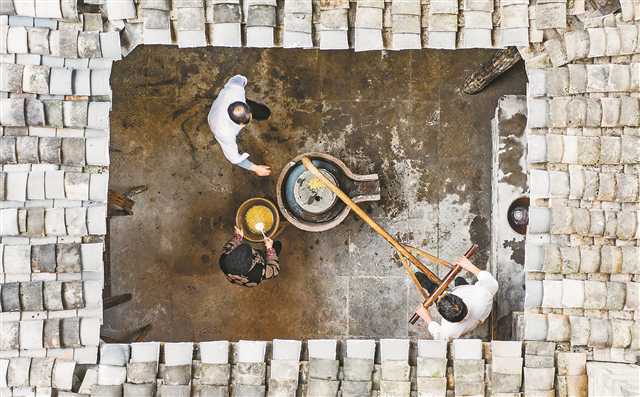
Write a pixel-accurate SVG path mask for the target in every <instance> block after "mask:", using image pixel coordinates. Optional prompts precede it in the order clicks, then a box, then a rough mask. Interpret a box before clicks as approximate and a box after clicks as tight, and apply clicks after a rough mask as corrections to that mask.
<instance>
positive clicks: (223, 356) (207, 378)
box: [192, 341, 231, 396]
mask: <svg viewBox="0 0 640 397" xmlns="http://www.w3.org/2000/svg"><path fill="white" fill-rule="evenodd" d="M198 347H199V349H198V351H199V353H200V360H199V361H198V360H194V361H193V382H192V393H193V394H194V395H196V396H209V395H213V396H218V395H219V396H228V395H229V381H230V379H231V365H230V364H229V342H228V341H215V342H200V343H199V344H198Z"/></svg>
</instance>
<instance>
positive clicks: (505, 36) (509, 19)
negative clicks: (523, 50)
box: [499, 0, 529, 47]
mask: <svg viewBox="0 0 640 397" xmlns="http://www.w3.org/2000/svg"><path fill="white" fill-rule="evenodd" d="M500 17H501V19H502V20H501V23H500V30H499V37H500V46H501V47H508V46H528V45H529V1H527V0H510V1H503V2H500Z"/></svg>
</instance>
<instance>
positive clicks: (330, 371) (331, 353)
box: [305, 339, 344, 397]
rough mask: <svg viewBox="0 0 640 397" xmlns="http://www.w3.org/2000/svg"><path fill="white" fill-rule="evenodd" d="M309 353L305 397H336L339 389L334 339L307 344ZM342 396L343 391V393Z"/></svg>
mask: <svg viewBox="0 0 640 397" xmlns="http://www.w3.org/2000/svg"><path fill="white" fill-rule="evenodd" d="M307 347H308V352H309V364H308V377H307V384H306V390H305V391H306V395H307V396H309V397H321V396H327V397H330V396H337V395H338V390H339V388H340V380H339V377H338V372H339V368H340V361H339V360H337V359H336V348H337V341H336V340H335V339H316V340H309V341H308V342H307ZM343 395H344V391H343Z"/></svg>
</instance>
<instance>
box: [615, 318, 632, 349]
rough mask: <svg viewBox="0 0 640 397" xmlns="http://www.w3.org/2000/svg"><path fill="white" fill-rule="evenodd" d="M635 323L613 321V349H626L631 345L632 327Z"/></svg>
mask: <svg viewBox="0 0 640 397" xmlns="http://www.w3.org/2000/svg"><path fill="white" fill-rule="evenodd" d="M632 326H633V321H621V320H612V321H611V347H613V348H616V349H624V348H627V347H629V345H631V327H632Z"/></svg>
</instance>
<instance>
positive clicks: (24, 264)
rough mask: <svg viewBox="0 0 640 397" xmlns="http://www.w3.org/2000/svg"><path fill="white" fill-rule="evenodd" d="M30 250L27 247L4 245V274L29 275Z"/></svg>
mask: <svg viewBox="0 0 640 397" xmlns="http://www.w3.org/2000/svg"><path fill="white" fill-rule="evenodd" d="M30 256H31V250H30V249H29V246H28V245H5V247H4V253H3V263H4V272H5V273H30V272H31V266H30V263H29V262H30Z"/></svg>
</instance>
